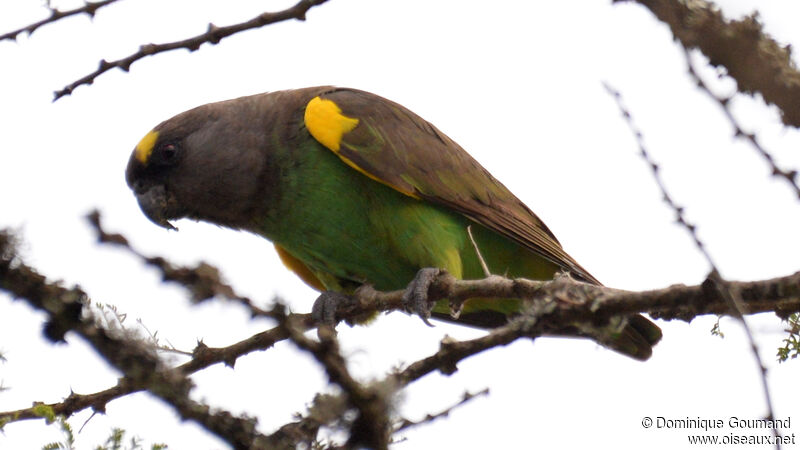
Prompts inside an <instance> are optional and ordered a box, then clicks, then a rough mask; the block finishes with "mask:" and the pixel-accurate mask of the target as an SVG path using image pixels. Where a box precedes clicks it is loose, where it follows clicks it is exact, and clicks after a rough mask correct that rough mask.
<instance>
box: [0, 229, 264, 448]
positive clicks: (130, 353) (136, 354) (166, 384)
mask: <svg viewBox="0 0 800 450" xmlns="http://www.w3.org/2000/svg"><path fill="white" fill-rule="evenodd" d="M10 241H11V240H10V239H9V238H8V234H6V233H3V234H0V256H2V259H0V289H2V290H4V291H7V292H8V293H10V294H11V295H12V296H14V297H15V298H19V299H23V300H24V301H26V302H27V303H28V304H29V305H30V306H32V307H34V308H35V309H37V310H40V311H42V312H44V313H45V314H47V318H48V319H47V324H46V325H45V336H47V338H48V339H50V340H51V341H53V342H58V341H64V338H65V335H66V333H67V332H70V331H72V332H75V333H77V334H78V335H79V336H81V337H82V338H83V339H84V340H85V341H87V342H88V343H89V344H90V345H91V346H92V347H93V348H94V349H95V351H96V352H97V353H99V354H100V355H101V356H103V358H105V359H106V361H108V362H109V363H110V364H111V365H113V366H114V367H116V368H117V369H118V370H119V371H120V372H122V373H123V374H124V375H125V378H124V380H125V382H126V383H128V384H130V385H132V386H135V387H136V388H137V389H147V390H148V391H149V392H151V393H152V394H154V395H156V396H158V397H159V398H161V399H162V400H164V401H165V402H167V403H168V404H170V405H171V406H172V407H173V408H174V409H175V410H176V411H177V412H178V413H179V414H180V415H181V417H182V418H184V419H188V420H193V421H195V422H197V423H199V424H200V425H202V426H203V427H205V428H206V429H207V430H209V431H211V432H212V433H215V434H217V435H218V436H219V437H220V438H222V439H224V440H226V441H227V442H228V443H229V444H231V446H233V447H235V448H265V447H264V446H262V445H260V444H259V443H260V442H262V441H266V439H267V437H266V436H264V435H262V434H260V433H258V432H257V431H256V430H255V420H254V419H249V418H241V417H236V416H234V415H232V414H230V413H228V412H227V411H214V410H212V409H211V408H209V407H208V406H206V405H204V404H202V403H198V402H195V401H194V400H191V399H190V398H189V391H190V390H191V389H192V387H193V385H192V382H191V381H190V380H189V379H188V378H187V377H186V376H185V375H183V374H182V373H181V372H180V371H177V370H172V369H170V368H168V367H166V366H165V365H164V364H163V362H162V361H161V360H160V359H159V358H158V356H157V355H155V353H154V352H153V351H152V349H150V348H147V347H145V346H142V345H140V344H139V343H138V342H136V341H133V340H130V339H126V338H125V337H123V336H116V335H114V334H113V333H110V332H109V331H108V330H105V329H103V328H101V327H100V326H98V325H97V323H96V321H95V320H94V318H93V317H92V316H91V314H89V313H88V312H87V311H86V310H85V309H84V308H83V306H84V305H85V303H86V301H87V295H86V293H84V292H83V291H82V290H81V289H80V288H78V287H73V288H70V289H67V288H64V287H62V286H60V285H59V284H58V283H54V282H50V281H48V280H47V279H46V278H45V277H44V276H42V275H40V274H39V273H38V272H36V271H35V270H34V269H32V268H31V267H29V266H27V265H25V264H24V263H22V262H20V261H18V260H17V259H16V257H15V256H14V254H13V249H11V248H10V247H9V245H10ZM9 419H11V420H13V419H14V417H13V416H12V417H10V418H8V417H7V416H6V415H3V417H2V418H0V421H5V420H9Z"/></svg>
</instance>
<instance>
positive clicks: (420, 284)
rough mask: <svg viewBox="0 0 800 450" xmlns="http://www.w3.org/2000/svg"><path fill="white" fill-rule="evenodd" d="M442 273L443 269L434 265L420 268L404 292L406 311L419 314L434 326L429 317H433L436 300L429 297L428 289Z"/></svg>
mask: <svg viewBox="0 0 800 450" xmlns="http://www.w3.org/2000/svg"><path fill="white" fill-rule="evenodd" d="M441 273H442V269H437V268H434V267H424V268H422V269H420V270H419V272H417V275H416V276H415V277H414V279H413V280H411V283H409V285H408V287H407V288H406V291H405V292H404V293H403V306H404V307H405V309H406V311H408V312H409V313H412V314H416V315H418V316H419V317H420V318H421V319H422V321H423V322H425V325H428V326H429V327H432V326H433V324H432V323H430V321H429V320H428V319H429V318H430V317H431V311H432V310H433V306H434V304H435V302H432V301H431V300H430V299H429V296H428V290H429V289H430V287H431V284H433V282H434V281H435V280H436V278H437V277H438V276H439V275H440V274H441Z"/></svg>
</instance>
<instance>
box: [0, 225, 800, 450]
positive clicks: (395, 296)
mask: <svg viewBox="0 0 800 450" xmlns="http://www.w3.org/2000/svg"><path fill="white" fill-rule="evenodd" d="M94 220H95V222H94V226H95V229H96V231H97V232H98V237H99V239H100V240H101V241H102V242H106V243H113V244H114V245H122V246H123V247H125V245H124V244H123V243H125V244H126V243H127V239H125V238H124V237H123V236H121V235H118V234H110V233H108V232H106V231H105V230H104V229H103V228H102V226H101V225H100V220H99V216H97V217H95V218H94ZM14 245H15V239H14V238H13V237H12V236H11V235H10V234H8V233H7V232H2V231H0V256H2V258H0V259H2V261H3V264H0V290H6V291H9V292H15V293H18V294H15V295H17V296H22V295H20V294H21V293H22V292H24V289H25V286H27V285H28V284H29V283H28V282H27V281H25V280H21V281H20V280H18V282H15V281H14V280H13V279H12V278H11V277H9V276H8V271H9V270H10V269H11V268H12V266H13V267H19V265H18V264H17V263H14V264H12V261H13V260H14V259H15V252H14V250H13V247H14ZM125 248H126V249H127V251H131V252H132V253H133V254H137V253H136V252H135V251H133V250H131V249H130V248H128V247H125ZM137 257H141V256H140V255H138V254H137ZM169 266H170V267H171V266H172V265H171V264H170V265H169ZM159 267H160V266H159ZM190 278H191V277H190ZM729 285H730V286H731V287H732V288H733V289H736V291H737V292H739V293H740V296H741V298H742V300H743V302H744V303H745V305H746V307H747V311H748V312H760V311H777V312H778V313H779V314H782V315H784V316H788V315H789V314H790V313H791V312H793V311H797V310H800V272H798V273H796V274H794V275H792V276H788V277H783V278H777V279H774V280H766V281H759V282H750V283H729ZM20 289H22V291H20ZM189 290H190V291H192V289H191V288H190V289H189ZM403 292H404V291H403V290H398V291H392V292H378V291H375V290H372V289H369V288H364V289H359V290H358V291H357V292H356V294H355V295H354V299H355V300H356V301H355V302H353V304H354V306H352V307H351V308H349V309H347V310H343V311H341V312H338V313H337V317H344V318H345V319H347V318H349V317H359V316H362V315H364V314H365V313H366V314H374V312H376V311H394V310H403V303H402V295H403ZM430 293H431V295H432V296H437V297H435V298H432V299H433V300H436V299H439V298H455V299H467V298H473V297H479V298H524V299H529V301H531V302H532V303H533V310H531V311H529V312H527V313H526V314H524V315H522V316H520V317H518V318H516V319H514V320H513V321H512V322H510V323H509V325H507V326H504V327H501V328H498V329H496V330H493V331H492V332H490V333H488V334H487V335H486V336H483V337H481V338H477V339H473V340H470V341H460V342H459V341H452V340H445V341H443V342H442V344H441V348H440V349H439V351H437V352H436V353H435V354H433V355H431V356H429V357H428V358H425V359H422V360H420V361H417V362H415V363H413V364H411V365H410V366H408V367H407V368H406V369H405V370H403V371H401V372H398V373H397V374H394V375H391V376H390V377H389V378H388V379H387V380H384V383H388V384H384V385H382V386H381V387H382V388H383V392H389V391H391V392H393V391H394V390H395V389H399V388H401V387H402V386H405V385H407V384H408V383H410V382H413V381H414V380H416V379H418V378H420V377H422V376H425V375H426V374H428V373H430V372H432V371H437V370H438V371H440V372H442V373H448V374H449V373H453V372H454V371H455V370H456V369H457V367H456V365H457V363H458V362H459V361H461V360H463V359H464V358H467V357H469V356H472V355H475V354H477V353H480V352H482V351H485V350H487V349H491V348H493V347H496V346H501V345H506V344H508V343H510V342H513V341H514V340H516V339H519V338H520V337H528V338H535V337H536V336H539V335H541V334H542V333H545V332H550V333H552V332H553V331H557V330H559V329H560V328H563V327H565V326H568V324H574V323H575V322H576V321H580V320H592V321H602V320H604V319H607V318H610V317H613V316H617V315H626V314H630V313H633V312H649V313H650V314H651V315H654V316H657V317H664V318H681V319H686V320H689V319H691V318H693V317H695V316H697V315H699V314H705V313H715V314H716V313H725V312H726V311H728V306H727V305H726V303H725V301H724V299H722V298H721V297H720V295H719V294H718V293H717V292H716V291H714V290H709V289H707V287H704V286H689V287H687V286H682V285H676V286H671V287H669V288H665V289H660V290H655V291H647V292H627V291H622V290H616V289H611V288H606V287H602V286H596V285H592V284H587V283H582V282H579V281H575V280H573V279H571V278H570V277H559V278H557V279H556V280H553V281H549V282H540V281H531V280H525V279H516V280H510V279H506V278H503V277H499V276H492V277H490V278H487V279H484V280H456V279H454V278H453V277H452V276H450V275H448V274H446V273H443V274H441V275H440V276H439V277H438V278H437V279H436V280H435V281H434V286H433V287H432V289H431V290H430ZM544 315H546V316H547V320H538V319H539V318H540V317H542V316H544ZM269 316H270V317H273V318H275V319H277V320H278V321H279V323H280V322H281V321H284V322H287V323H289V322H290V323H292V324H293V325H292V327H291V328H289V327H287V326H285V325H279V326H277V327H275V328H272V329H269V330H266V331H263V332H261V333H258V334H256V335H254V336H251V337H249V338H247V339H244V340H242V341H240V342H237V343H235V344H233V345H230V346H228V347H222V348H211V347H208V346H206V345H205V344H203V343H202V342H200V343H198V345H197V347H196V348H195V350H194V351H193V353H192V359H191V360H190V361H188V362H186V363H184V364H182V365H180V366H178V367H176V368H174V369H170V373H174V374H180V375H182V376H186V375H188V374H191V373H194V372H196V371H198V370H202V369H204V368H206V367H209V366H211V365H214V364H218V363H225V364H226V365H229V366H231V367H232V366H233V365H234V364H235V362H236V360H237V358H238V357H239V356H242V355H244V354H247V353H250V352H253V351H256V350H264V349H268V348H270V347H272V346H273V345H274V344H275V343H276V342H279V341H281V340H285V339H289V338H290V337H291V335H295V342H299V343H300V344H299V345H301V346H302V345H307V348H308V349H309V351H311V352H312V354H314V352H317V353H316V354H317V356H318V357H319V358H320V360H321V361H326V360H328V359H329V358H332V359H330V361H334V360H336V358H340V357H341V355H339V356H338V357H337V356H336V353H335V352H333V354H332V355H331V354H327V353H326V352H323V349H325V348H327V349H331V348H335V347H334V343H331V342H328V341H327V340H329V339H330V337H325V335H324V334H321V341H320V342H319V343H316V342H313V341H311V343H309V341H308V340H303V337H298V336H302V332H303V331H306V330H309V329H311V328H313V327H314V323H313V321H312V319H311V317H310V316H309V315H307V314H286V313H285V311H284V310H283V307H282V306H281V305H280V304H277V305H276V306H274V307H273V308H272V310H271V312H270V314H269ZM58 324H59V322H58V321H55V320H51V323H50V324H48V327H47V329H48V333H49V335H53V336H55V337H58V336H62V337H63V333H64V332H66V331H67V330H68V329H71V328H70V327H69V326H59V325H58ZM67 325H69V324H67ZM59 330H61V333H60V334H58V333H54V331H59ZM292 330H293V331H292ZM320 332H321V333H324V330H323V329H322V328H321V329H320ZM333 342H335V341H333ZM321 363H322V362H321ZM322 364H323V365H325V364H327V365H325V367H326V370H328V371H329V374H334V375H332V376H331V379H332V380H334V379H336V380H340V381H342V384H340V386H341V385H344V386H351V387H352V386H355V385H354V384H353V383H355V381H354V380H352V377H350V379H348V378H347V377H346V376H345V375H344V372H342V373H339V372H338V370H340V369H341V367H343V366H341V365H340V366H338V367H339V368H337V366H336V365H335V364H333V363H322ZM176 376H177V375H176ZM337 383H338V381H337ZM146 388H147V386H146V385H143V384H142V383H141V382H139V381H137V379H136V378H135V377H128V376H126V377H123V378H122V379H121V380H120V381H119V382H118V384H117V385H116V386H114V387H112V388H110V389H107V390H105V391H101V392H97V393H94V394H88V395H81V394H75V393H72V394H70V395H69V397H67V398H66V399H65V400H64V401H62V402H58V403H51V404H49V405H40V406H44V407H48V408H51V410H52V411H53V413H54V414H56V415H63V416H65V417H69V416H70V415H72V414H74V413H75V412H77V411H80V410H83V409H86V408H92V409H93V410H94V411H100V412H102V411H104V410H105V405H106V404H107V403H108V402H109V401H111V400H113V399H116V398H120V397H123V396H125V395H127V394H130V393H132V392H137V391H140V390H142V389H146ZM389 388H391V389H389ZM363 389H366V391H364V392H367V393H366V394H364V395H363V396H362V395H361V394H356V397H358V398H361V400H359V401H366V400H364V399H366V398H369V396H370V395H372V394H371V393H370V392H371V391H370V390H369V389H371V388H366V387H364V388H359V389H358V391H353V392H361V390H363ZM343 390H345V391H346V390H347V388H343ZM350 395H352V394H350ZM31 418H41V414H40V413H38V410H37V408H36V407H32V408H26V409H23V410H18V411H9V412H3V413H0V423H3V422H8V421H17V420H24V419H31ZM323 419H324V418H320V417H319V415H312V416H311V417H308V418H306V419H302V420H300V421H298V422H292V423H290V424H287V425H285V426H283V427H280V429H278V430H277V431H276V432H274V433H273V434H272V435H269V436H266V437H264V439H266V441H265V442H270V443H273V444H275V443H279V444H275V445H284V444H287V443H298V442H306V443H307V442H310V441H311V440H313V438H314V436H315V433H316V430H317V429H318V428H319V426H320V425H321V424H324V423H327V422H326V420H323ZM379 428H380V427H378V428H376V427H375V426H370V427H369V428H368V429H371V430H375V429H379ZM351 429H353V430H354V429H355V427H351ZM362 436H363V435H362ZM364 440H365V441H366V440H367V439H364Z"/></svg>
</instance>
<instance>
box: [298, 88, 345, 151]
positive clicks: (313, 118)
mask: <svg viewBox="0 0 800 450" xmlns="http://www.w3.org/2000/svg"><path fill="white" fill-rule="evenodd" d="M303 120H304V121H305V123H306V128H308V132H309V133H311V136H314V139H316V140H318V141H319V143H320V144H322V145H324V146H325V147H328V148H329V149H331V150H333V151H334V152H338V151H339V147H340V145H341V144H342V136H344V134H345V133H349V132H350V131H353V128H355V127H356V125H358V119H354V118H352V117H347V116H345V115H344V114H342V110H341V109H340V108H339V105H337V104H336V103H334V102H333V100H327V99H321V98H319V97H314V98H312V99H311V101H310V102H308V104H307V105H306V113H305V116H304V117H303Z"/></svg>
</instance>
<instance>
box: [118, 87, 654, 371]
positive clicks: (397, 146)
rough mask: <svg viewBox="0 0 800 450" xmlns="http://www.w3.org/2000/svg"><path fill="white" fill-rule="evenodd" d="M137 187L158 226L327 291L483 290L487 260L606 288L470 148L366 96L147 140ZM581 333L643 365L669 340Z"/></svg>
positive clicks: (139, 152)
mask: <svg viewBox="0 0 800 450" xmlns="http://www.w3.org/2000/svg"><path fill="white" fill-rule="evenodd" d="M126 178H127V182H128V185H129V186H130V187H131V188H132V189H133V191H134V192H135V194H136V197H137V199H138V202H139V205H140V206H141V209H142V211H144V213H145V215H146V216H147V217H148V218H149V219H150V220H152V221H153V222H154V223H156V224H158V225H160V226H162V227H166V228H173V227H172V225H171V224H170V222H169V221H170V220H173V219H180V218H190V219H194V220H202V221H206V222H211V223H214V224H217V225H221V226H224V227H229V228H233V229H237V230H247V231H250V232H252V233H255V234H258V235H260V236H263V237H265V238H267V239H269V240H270V241H272V242H273V243H274V245H275V248H276V249H277V251H278V254H279V256H280V258H281V260H282V261H283V262H284V264H285V265H286V266H287V267H288V268H289V269H291V270H292V271H293V272H294V273H296V274H297V275H298V276H299V277H300V278H302V279H303V281H305V282H306V283H308V284H309V285H310V286H312V287H314V288H315V289H317V290H319V291H327V292H329V293H340V294H345V295H347V294H350V293H352V292H353V291H354V290H355V289H356V288H357V287H358V286H360V285H362V284H364V283H368V284H371V285H372V286H374V287H375V288H376V289H380V290H395V289H403V288H405V287H406V286H407V285H408V284H409V282H410V281H411V280H415V281H416V282H419V281H420V275H423V274H424V273H425V270H434V269H426V268H443V269H446V270H447V271H448V272H449V273H451V274H452V275H454V276H455V277H456V278H460V279H480V278H484V271H483V269H482V266H481V263H480V259H479V257H478V251H479V252H480V255H481V256H482V257H483V259H484V261H485V263H486V265H487V266H488V268H489V269H490V270H491V271H492V273H495V274H503V275H506V276H509V277H524V278H530V279H534V280H548V279H552V278H553V277H554V275H555V274H556V273H557V272H560V271H567V272H569V273H570V274H572V275H573V276H574V277H576V278H577V279H580V280H583V281H586V282H589V283H596V284H599V282H598V281H597V280H596V279H595V278H594V277H593V276H592V275H591V274H589V272H587V271H586V269H584V268H583V267H581V266H580V265H579V264H578V263H577V262H576V261H575V260H573V259H572V257H570V256H569V255H568V254H567V253H566V252H565V251H564V250H563V249H562V248H561V245H560V244H559V242H558V240H556V238H555V236H554V235H553V233H552V232H550V230H549V229H548V228H547V226H545V224H544V223H543V222H542V221H541V220H540V219H539V218H538V217H537V216H536V215H535V214H534V213H533V212H532V211H531V210H530V209H528V207H527V206H525V205H524V204H523V203H522V202H521V201H520V200H519V199H518V198H517V197H516V196H514V194H512V193H511V192H510V191H509V190H508V189H507V188H506V187H505V186H503V185H502V184H501V183H500V182H499V181H497V180H496V179H495V178H494V177H493V176H492V175H491V174H490V173H489V172H488V171H487V170H486V169H484V168H483V167H482V166H481V165H480V164H478V162H477V161H475V160H474V159H473V158H472V157H471V156H470V155H469V154H468V153H467V152H466V151H464V149H462V148H461V147H460V146H459V145H458V144H456V143H455V142H454V141H453V140H451V139H450V138H449V137H447V136H446V135H445V134H444V133H442V132H441V131H439V130H438V129H437V128H436V127H434V126H433V125H431V124H430V123H428V122H426V121H425V120H423V119H422V118H420V117H419V116H417V115H416V114H414V113H413V112H411V111H409V110H408V109H406V108H404V107H403V106H401V105H399V104H397V103H394V102H392V101H389V100H387V99H384V98H382V97H379V96H377V95H374V94H371V93H368V92H364V91H359V90H355V89H344V88H337V87H331V86H320V87H311V88H305V89H297V90H287V91H279V92H271V93H264V94H258V95H253V96H248V97H241V98H237V99H233V100H228V101H223V102H218V103H211V104H207V105H203V106H199V107H197V108H194V109H192V110H189V111H186V112H184V113H182V114H178V115H177V116H175V117H173V118H171V119H169V120H167V121H165V122H162V123H161V124H160V125H158V126H157V127H155V128H154V129H153V130H152V131H150V132H149V133H148V134H147V135H145V137H144V138H142V140H141V141H140V142H139V143H138V145H137V146H136V148H135V149H134V151H133V154H132V155H131V158H130V161H129V163H128V168H127V173H126ZM468 228H469V231H471V234H472V238H470V235H469V234H468V233H469V231H468ZM476 247H477V249H478V251H476ZM415 277H416V278H415ZM422 278H424V277H422ZM412 286H413V283H412ZM416 291H425V292H427V290H426V289H416ZM337 295H338V294H337ZM340 297H341V295H340ZM422 303H426V302H425V301H424V300H423V301H422ZM417 306H419V305H417ZM522 307H523V305H522V304H521V302H520V301H519V300H513V299H505V300H503V299H475V300H470V301H468V302H467V303H466V304H465V305H464V307H463V310H462V313H461V315H460V316H458V317H457V318H456V317H452V316H451V315H450V314H449V306H448V302H447V301H440V302H438V303H437V304H436V305H430V304H427V309H426V310H422V311H417V312H419V313H420V314H421V315H422V316H423V317H424V316H425V315H428V314H432V315H433V317H435V318H439V319H442V320H448V321H454V322H457V323H462V324H467V325H473V326H479V327H484V328H490V327H496V326H500V325H503V324H504V323H506V322H507V320H508V318H509V317H511V316H513V315H514V314H515V313H517V312H519V311H520V310H521V308H522ZM431 308H432V310H431ZM423 309H424V308H423ZM574 334H575V335H579V336H588V337H591V338H593V339H594V340H595V341H597V342H598V343H600V344H602V345H604V346H606V347H609V348H611V349H613V350H616V351H618V352H621V353H623V354H625V355H628V356H630V357H633V358H636V359H639V360H645V359H647V358H649V357H650V355H651V354H652V346H653V345H654V344H655V343H656V342H658V340H659V339H660V338H661V330H660V329H659V328H658V327H657V326H656V325H655V324H654V323H652V322H650V321H649V320H648V319H646V318H645V317H643V316H641V315H632V316H629V317H624V318H618V319H616V320H612V321H611V322H610V324H608V325H604V326H592V325H588V324H581V325H579V326H576V329H575V332H574Z"/></svg>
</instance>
